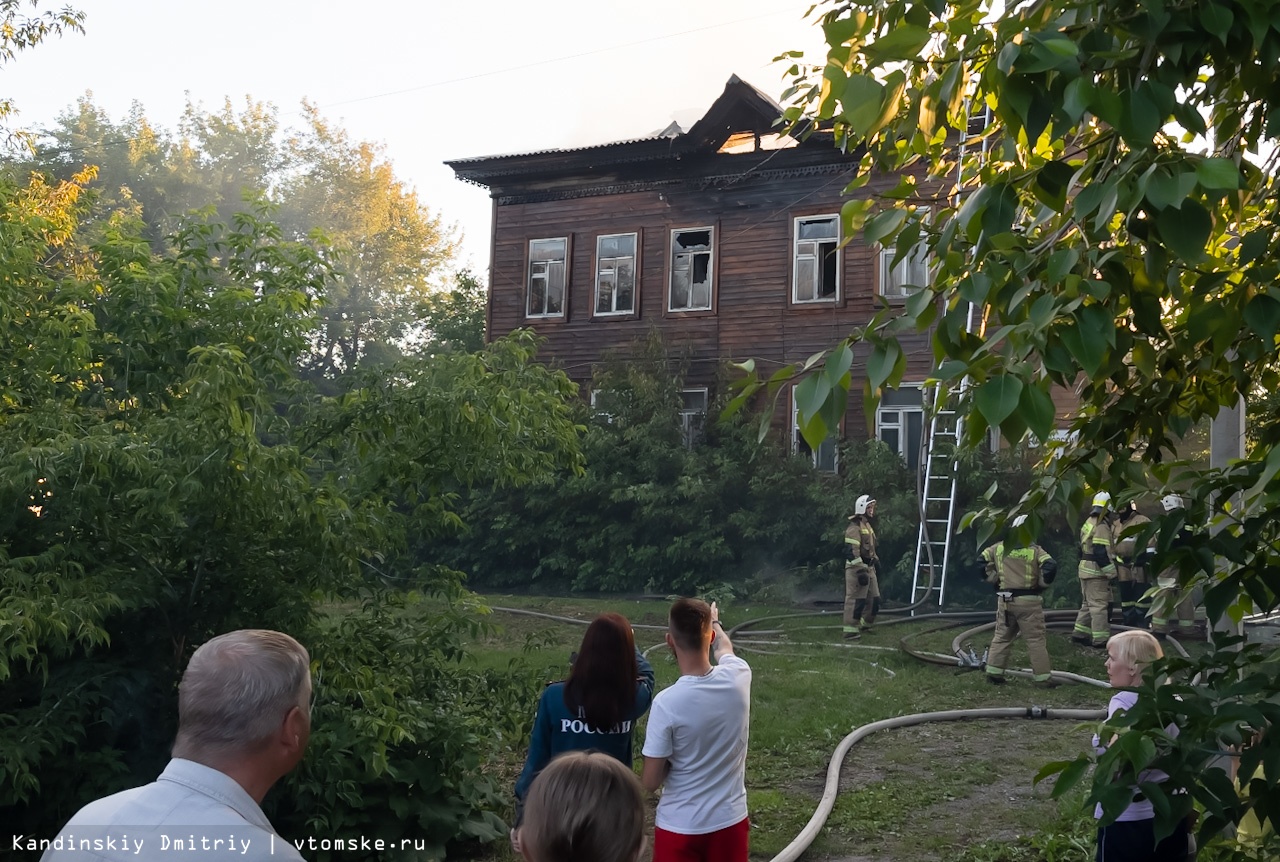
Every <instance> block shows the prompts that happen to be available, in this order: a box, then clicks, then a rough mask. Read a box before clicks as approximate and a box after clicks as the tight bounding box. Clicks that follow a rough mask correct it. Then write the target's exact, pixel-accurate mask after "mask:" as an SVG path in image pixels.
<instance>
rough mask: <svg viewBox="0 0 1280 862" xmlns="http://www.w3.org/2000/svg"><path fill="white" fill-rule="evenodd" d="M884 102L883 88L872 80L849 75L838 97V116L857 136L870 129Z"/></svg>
mask: <svg viewBox="0 0 1280 862" xmlns="http://www.w3.org/2000/svg"><path fill="white" fill-rule="evenodd" d="M883 101H884V87H883V86H881V84H880V82H879V81H877V80H875V79H874V78H870V77H867V76H865V75H851V76H850V77H849V81H848V83H846V84H845V87H844V93H843V94H842V95H841V96H840V116H841V117H843V118H844V121H845V122H846V123H848V124H849V127H850V128H852V129H853V130H854V131H855V132H857V133H858V134H859V135H865V134H867V132H868V131H869V130H870V129H871V126H872V124H873V123H874V122H875V121H876V118H877V117H879V116H880V108H881V106H882V104H883Z"/></svg>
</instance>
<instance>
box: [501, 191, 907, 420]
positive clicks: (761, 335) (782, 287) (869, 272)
mask: <svg viewBox="0 0 1280 862" xmlns="http://www.w3.org/2000/svg"><path fill="white" fill-rule="evenodd" d="M721 176H722V177H723V174H722V175H721ZM849 177H850V174H849V173H848V172H847V171H846V170H841V171H839V172H835V171H830V172H826V173H816V174H810V175H800V176H795V175H792V176H786V175H777V174H776V173H775V174H774V175H768V174H766V175H765V176H763V177H762V178H755V177H752V176H750V175H747V176H744V177H742V178H741V180H740V181H738V182H731V183H726V181H725V180H724V179H723V178H722V179H720V180H717V181H714V182H713V181H708V180H696V179H695V180H690V181H688V182H686V183H682V184H680V185H674V186H673V185H667V186H665V187H663V188H656V189H648V190H644V191H632V192H626V193H622V194H607V195H598V196H591V197H577V198H568V199H561V200H551V201H541V202H532V203H511V204H506V205H499V206H497V207H495V225H494V230H495V242H494V257H493V268H492V274H491V279H492V280H491V284H492V289H491V292H490V297H491V299H490V302H491V303H492V305H491V309H490V314H491V316H490V336H491V337H497V336H501V335H503V334H505V333H507V332H510V331H511V330H512V329H515V328H517V327H528V328H531V329H533V330H535V331H536V332H538V333H539V334H540V335H543V336H545V337H546V339H547V341H546V344H545V346H544V347H543V356H544V357H545V358H546V359H548V360H554V362H555V363H556V364H557V365H558V366H560V367H562V368H563V369H564V370H565V371H566V372H567V373H568V374H569V375H570V376H571V377H572V378H573V379H575V380H578V381H582V382H585V381H588V380H590V378H591V371H592V366H593V365H594V364H595V363H597V362H598V361H599V360H600V358H601V356H602V354H603V353H605V352H606V351H614V352H623V353H625V351H626V349H627V348H628V346H629V345H630V344H632V343H634V342H635V341H636V340H637V339H640V338H643V337H644V336H645V335H646V334H647V333H648V332H649V331H650V330H651V329H652V328H657V329H658V330H660V331H661V333H662V335H663V336H664V338H665V339H666V341H667V342H668V343H669V344H670V345H671V346H672V347H674V348H677V349H682V350H687V351H688V353H689V355H690V356H691V358H692V364H691V367H690V371H689V375H688V378H687V382H688V384H689V385H693V386H700V385H713V384H714V382H715V377H716V373H717V368H718V366H719V363H720V361H723V360H731V361H742V360H745V359H748V358H753V359H755V360H756V363H757V367H759V368H760V369H761V370H762V371H764V373H765V374H766V376H767V375H768V374H770V373H772V371H773V370H775V369H776V368H777V367H779V366H780V365H782V364H785V363H791V362H799V361H803V360H804V359H806V358H807V357H809V356H810V355H812V354H813V353H815V352H817V351H819V350H823V349H825V348H828V347H830V346H832V345H833V344H835V343H836V342H837V341H838V340H839V339H840V338H841V337H843V336H844V335H846V334H847V333H848V332H849V331H850V329H852V328H853V327H854V326H857V325H859V324H865V323H866V322H867V321H868V319H869V318H870V317H871V316H872V315H873V314H874V312H875V309H876V308H877V307H878V304H879V303H880V302H881V300H880V299H879V298H878V296H877V286H878V283H879V255H878V254H877V252H876V250H875V249H874V248H872V247H869V246H868V245H866V244H865V243H863V242H862V241H861V240H860V239H857V238H855V239H854V240H853V241H852V242H850V243H849V244H848V245H847V246H845V248H844V249H843V250H842V251H841V252H840V254H841V261H840V298H839V300H838V301H837V302H834V303H831V302H827V303H815V304H811V305H797V304H795V303H793V302H792V284H791V279H792V265H793V263H792V255H793V240H792V231H793V224H794V219H795V218H796V217H798V216H810V215H822V214H835V213H838V212H839V210H840V206H841V204H842V203H843V202H844V200H845V198H843V197H842V195H841V192H842V191H843V189H844V187H845V185H846V184H847V183H848V180H849ZM887 184H888V181H887V180H886V182H885V185H887ZM874 187H875V186H874V185H873V186H872V188H874ZM869 190H870V189H869ZM706 225H710V226H713V227H714V228H715V232H716V236H715V241H714V242H715V257H714V269H715V272H714V281H713V299H712V305H713V308H712V310H711V311H709V312H682V313H681V312H669V311H667V289H668V279H669V276H670V273H669V268H670V263H669V255H670V236H671V230H672V229H674V228H694V227H701V226H706ZM630 232H636V233H638V234H639V235H640V237H639V239H640V242H639V246H640V249H641V251H640V255H639V257H640V259H639V261H638V263H637V298H636V306H637V313H636V314H634V315H630V316H628V317H625V318H618V317H596V316H594V314H593V303H594V291H595V277H594V275H595V273H594V267H595V244H596V237H597V236H600V235H602V234H614V233H630ZM561 236H567V237H569V241H570V242H569V256H570V264H569V267H568V277H567V281H568V283H567V286H566V307H565V315H564V317H563V318H552V319H544V318H528V317H526V316H525V303H526V278H527V276H526V272H527V266H528V263H527V254H528V245H529V240H531V239H542V238H550V237H561ZM904 348H906V349H907V351H908V354H909V357H910V362H909V367H908V374H907V380H908V382H919V381H921V380H922V379H923V378H924V376H925V375H926V373H927V372H928V369H929V367H930V362H931V354H930V352H929V350H928V345H927V340H926V338H925V337H923V336H922V337H921V338H919V339H918V340H916V341H914V342H911V343H907V344H904ZM857 355H858V360H857V361H856V362H855V366H854V375H855V381H856V379H857V376H858V373H859V371H860V370H861V369H862V368H863V367H864V365H863V361H864V356H865V352H860V353H859V354H857ZM855 388H857V387H856V384H855ZM851 394H856V393H851ZM859 400H860V399H859V398H857V397H854V398H851V404H850V418H851V419H853V420H854V421H853V422H851V423H848V424H849V426H850V427H849V431H850V432H852V433H851V434H850V436H854V437H861V436H864V433H865V423H864V422H863V421H862V414H861V408H860V406H859V405H858V402H859Z"/></svg>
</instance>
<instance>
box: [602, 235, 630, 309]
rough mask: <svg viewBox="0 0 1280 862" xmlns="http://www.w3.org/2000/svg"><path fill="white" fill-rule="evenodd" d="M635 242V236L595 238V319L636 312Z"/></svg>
mask: <svg viewBox="0 0 1280 862" xmlns="http://www.w3.org/2000/svg"><path fill="white" fill-rule="evenodd" d="M636 239H637V236H636V234H634V233H616V234H609V235H606V236H599V237H596V306H595V308H596V316H597V317H599V316H603V315H610V314H632V313H634V312H635V310H636Z"/></svg>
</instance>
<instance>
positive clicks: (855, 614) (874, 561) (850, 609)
mask: <svg viewBox="0 0 1280 862" xmlns="http://www.w3.org/2000/svg"><path fill="white" fill-rule="evenodd" d="M875 513H876V501H875V500H873V499H872V498H871V497H870V495H868V494H863V495H862V496H861V497H859V498H858V499H857V500H856V501H855V502H854V504H853V514H852V515H850V516H849V526H848V527H846V528H845V531H844V554H845V564H844V636H845V638H846V639H848V640H853V639H856V638H857V637H858V636H859V633H860V632H864V631H867V630H868V629H870V628H871V624H872V623H874V622H875V621H876V614H878V613H879V612H880V584H879V583H878V580H877V578H876V570H877V569H879V567H880V558H879V557H878V556H876V531H875V530H873V529H872V528H871V518H872V516H874V515H875ZM868 602H870V605H869V606H868Z"/></svg>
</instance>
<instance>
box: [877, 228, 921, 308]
mask: <svg viewBox="0 0 1280 862" xmlns="http://www.w3.org/2000/svg"><path fill="white" fill-rule="evenodd" d="M928 215H929V214H928V212H927V211H925V212H924V213H923V214H922V217H923V219H925V220H927V219H928ZM895 253H896V249H893V248H882V249H880V295H881V296H885V297H888V298H890V299H905V298H906V297H908V296H910V295H911V294H913V293H915V292H916V291H917V290H919V289H921V288H922V287H925V286H926V285H927V284H928V283H929V247H928V245H927V244H926V243H925V241H924V239H921V240H920V241H919V242H917V243H916V244H915V245H914V246H912V247H911V249H910V250H909V251H908V252H907V253H906V254H904V255H903V256H902V259H901V260H899V261H898V263H897V265H896V266H895V265H894V263H893V258H894V254H895Z"/></svg>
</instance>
